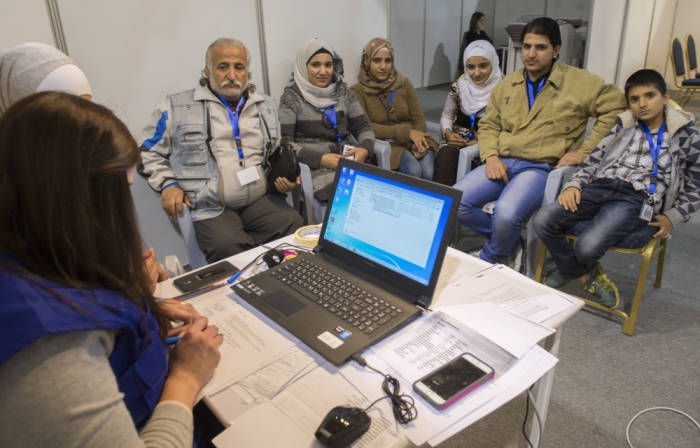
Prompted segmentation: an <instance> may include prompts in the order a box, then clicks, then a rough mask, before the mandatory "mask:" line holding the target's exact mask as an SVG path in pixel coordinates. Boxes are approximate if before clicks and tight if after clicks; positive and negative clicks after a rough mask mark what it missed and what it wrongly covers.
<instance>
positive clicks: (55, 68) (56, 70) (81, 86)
mask: <svg viewBox="0 0 700 448" xmlns="http://www.w3.org/2000/svg"><path fill="white" fill-rule="evenodd" d="M45 90H58V91H62V92H67V93H71V94H73V95H86V94H87V95H91V94H92V91H91V89H90V84H89V83H88V81H87V78H86V77H85V74H84V73H83V72H82V71H81V70H80V69H79V68H78V67H77V66H76V65H75V62H73V60H72V59H71V58H69V57H68V56H66V55H65V54H64V53H62V52H61V51H59V50H57V49H56V48H54V47H52V46H51V45H46V44H40V43H35V42H27V43H24V44H21V45H18V46H16V47H14V48H11V49H10V50H8V51H6V52H4V53H1V54H0V115H2V114H3V113H4V112H5V111H6V110H7V109H8V108H9V107H10V106H11V105H12V104H14V103H16V102H17V101H19V100H21V99H22V98H24V97H25V96H29V95H31V94H32V93H35V92H42V91H45Z"/></svg>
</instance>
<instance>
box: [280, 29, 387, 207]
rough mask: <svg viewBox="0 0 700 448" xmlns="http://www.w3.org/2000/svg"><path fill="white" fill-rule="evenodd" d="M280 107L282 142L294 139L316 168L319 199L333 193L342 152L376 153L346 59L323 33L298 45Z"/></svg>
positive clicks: (302, 158) (359, 158)
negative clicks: (347, 74) (348, 81)
mask: <svg viewBox="0 0 700 448" xmlns="http://www.w3.org/2000/svg"><path fill="white" fill-rule="evenodd" d="M279 113H280V123H281V125H282V143H292V145H293V146H294V148H295V150H296V151H297V158H298V160H299V163H305V164H306V165H308V166H309V168H310V169H311V179H312V181H313V186H314V197H315V198H316V199H317V200H318V201H320V202H323V201H327V200H328V198H330V194H331V188H332V187H333V179H334V178H335V170H336V169H337V167H338V161H339V160H340V158H341V157H354V159H355V161H356V162H364V161H365V160H367V159H368V158H369V157H370V156H371V155H372V153H373V148H374V132H373V131H372V125H371V124H370V122H369V120H368V119H367V117H366V116H365V113H364V111H363V110H362V107H360V104H359V103H358V102H357V98H355V95H353V93H352V91H351V90H350V88H349V87H348V85H347V84H345V82H344V81H343V60H342V59H340V56H338V54H337V53H336V52H335V51H334V50H333V47H331V46H330V44H329V43H328V42H326V41H324V40H322V39H307V40H305V41H304V42H302V44H301V46H300V47H299V50H297V57H296V63H295V66H294V72H293V73H292V78H291V79H290V81H289V84H287V87H285V89H284V93H283V94H282V97H281V98H280V107H279ZM351 132H352V133H353V134H354V135H355V137H356V138H357V141H358V142H359V144H358V145H357V146H355V145H354V144H353V143H352V141H351V140H350V133H351ZM346 147H348V148H351V149H348V150H347V151H346Z"/></svg>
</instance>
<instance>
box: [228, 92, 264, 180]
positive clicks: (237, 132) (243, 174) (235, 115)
mask: <svg viewBox="0 0 700 448" xmlns="http://www.w3.org/2000/svg"><path fill="white" fill-rule="evenodd" d="M219 99H220V100H221V102H222V103H223V104H224V107H225V108H226V111H227V112H228V116H229V119H230V120H231V131H232V132H233V139H234V141H235V143H236V150H237V151H238V163H239V165H240V166H241V167H242V168H244V169H242V170H240V171H238V172H236V175H237V176H238V181H239V182H240V183H241V186H244V185H248V184H249V183H252V182H255V181H256V180H258V179H259V178H260V175H259V174H258V170H257V169H255V167H254V166H251V167H249V168H245V154H244V153H243V145H242V144H241V129H240V127H239V125H238V119H239V118H240V113H241V109H242V108H243V104H244V103H245V96H243V95H241V99H240V100H238V106H236V111H235V112H234V111H233V110H232V109H231V106H230V105H229V104H228V101H226V100H225V99H224V98H222V97H219Z"/></svg>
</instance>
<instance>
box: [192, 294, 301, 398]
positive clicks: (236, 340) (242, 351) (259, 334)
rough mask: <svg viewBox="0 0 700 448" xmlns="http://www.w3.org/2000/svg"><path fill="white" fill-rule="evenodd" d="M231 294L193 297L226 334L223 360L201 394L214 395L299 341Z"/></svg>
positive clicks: (195, 303)
mask: <svg viewBox="0 0 700 448" xmlns="http://www.w3.org/2000/svg"><path fill="white" fill-rule="evenodd" d="M229 296H234V294H233V293H231V294H229V295H225V294H220V295H217V296H215V297H209V298H206V297H201V298H199V297H198V298H195V299H192V300H191V301H190V302H189V303H191V304H192V305H193V306H194V307H195V309H196V310H197V311H198V312H199V314H201V315H202V316H205V317H207V318H208V319H209V323H210V324H213V325H216V326H217V327H219V333H221V334H222V335H223V337H224V344H223V345H221V347H220V348H219V351H220V352H221V362H220V363H219V366H218V367H217V368H216V371H215V372H214V376H213V377H212V379H211V380H209V382H208V383H207V385H206V386H204V388H203V389H202V392H200V394H203V393H204V394H208V395H214V394H216V393H217V392H219V391H221V390H223V389H226V388H227V387H229V386H231V385H232V384H234V383H236V382H237V381H239V380H241V379H243V378H245V377H247V376H248V375H250V374H252V373H254V372H256V371H258V370H259V369H261V368H262V367H265V366H267V365H268V364H270V363H272V362H274V361H276V360H277V359H279V358H281V357H282V356H284V354H285V352H286V351H287V350H289V349H290V348H292V347H294V346H295V345H296V344H297V343H298V342H299V340H298V339H296V338H295V337H294V336H292V335H290V334H289V333H286V332H284V333H282V332H279V331H277V330H276V329H274V328H272V327H270V326H269V325H267V324H265V323H264V322H262V321H261V320H260V319H259V318H258V317H256V316H254V315H253V314H251V313H250V312H248V311H247V310H246V309H245V308H243V307H242V306H240V305H239V304H238V303H236V302H235V301H234V300H232V298H231V297H229Z"/></svg>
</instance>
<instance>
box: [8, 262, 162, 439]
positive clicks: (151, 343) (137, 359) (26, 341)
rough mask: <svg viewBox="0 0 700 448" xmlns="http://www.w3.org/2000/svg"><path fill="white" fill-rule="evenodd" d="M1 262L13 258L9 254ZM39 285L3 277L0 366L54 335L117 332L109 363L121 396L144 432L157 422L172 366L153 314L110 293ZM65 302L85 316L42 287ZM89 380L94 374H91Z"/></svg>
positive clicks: (44, 281) (50, 283)
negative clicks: (155, 417) (156, 411)
mask: <svg viewBox="0 0 700 448" xmlns="http://www.w3.org/2000/svg"><path fill="white" fill-rule="evenodd" d="M0 256H1V257H3V258H5V259H7V258H9V257H8V256H7V254H0ZM33 279H34V280H36V282H37V283H38V284H34V283H32V282H28V281H26V280H24V279H22V278H19V277H16V276H12V275H10V274H8V273H6V272H1V271H0V303H2V305H3V310H2V312H0V365H2V364H4V363H5V362H6V361H7V360H9V359H10V358H11V357H12V356H14V355H15V354H16V353H18V352H19V351H20V350H22V349H23V348H24V347H26V346H28V345H30V344H32V343H33V342H35V341H37V340H39V339H41V338H43V337H45V336H48V335H52V334H62V333H69V332H73V331H92V330H114V331H116V332H117V336H116V339H115V342H114V350H113V351H112V354H111V355H110V357H109V363H110V365H111V366H112V371H113V372H114V376H116V378H117V383H118V385H119V391H120V392H122V393H123V394H124V403H125V404H126V407H127V408H128V409H129V412H130V413H131V418H132V419H133V420H134V424H135V426H136V427H137V428H138V429H139V430H140V429H141V428H142V427H143V426H144V425H145V424H146V422H147V421H148V419H149V418H150V417H151V414H152V413H153V408H155V406H156V404H157V403H158V399H159V398H160V394H161V392H162V390H163V385H164V383H165V378H166V376H167V372H168V360H167V356H166V349H165V345H164V343H163V341H162V340H161V338H160V336H159V335H158V322H157V321H156V320H155V318H154V317H153V315H152V314H151V311H150V309H149V310H148V311H147V315H146V319H145V320H144V319H143V317H142V314H141V312H140V311H139V309H138V308H137V307H136V305H135V304H134V303H133V302H131V301H129V300H128V299H126V298H125V297H124V296H123V295H122V294H119V293H116V292H114V291H108V290H103V289H99V290H89V291H78V290H76V289H73V288H70V287H68V286H63V285H58V284H55V283H52V282H49V281H46V280H43V279H39V278H36V277H34V278H33ZM40 285H41V286H43V287H45V288H48V289H50V290H52V291H53V292H55V293H57V294H59V295H60V296H61V297H64V298H65V299H67V300H68V301H70V302H71V303H73V304H75V305H76V306H77V307H78V308H80V310H82V312H80V311H77V310H75V309H74V308H72V307H71V306H70V305H67V304H65V303H64V302H62V301H61V300H60V299H58V298H57V297H55V296H54V295H53V294H51V293H50V292H48V291H45V290H44V289H42V287H41V286H40ZM85 374H86V375H89V374H90V372H85Z"/></svg>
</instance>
